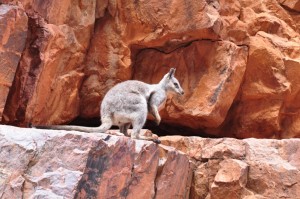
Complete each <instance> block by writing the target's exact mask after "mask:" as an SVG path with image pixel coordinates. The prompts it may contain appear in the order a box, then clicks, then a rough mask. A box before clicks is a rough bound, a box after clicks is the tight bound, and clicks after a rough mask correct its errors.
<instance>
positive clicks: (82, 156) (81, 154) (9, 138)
mask: <svg viewBox="0 0 300 199" xmlns="http://www.w3.org/2000/svg"><path fill="white" fill-rule="evenodd" d="M0 149H1V150H0V151H1V152H0V174H1V175H0V195H1V196H2V198H44V197H48V198H49V197H52V198H62V197H64V198H110V197H116V198H145V199H146V198H149V199H150V198H153V197H155V198H165V197H166V196H172V197H173V196H174V197H176V196H180V198H181V196H182V197H183V196H184V197H185V198H187V197H188V195H189V186H190V183H191V174H192V167H191V163H190V161H189V159H188V157H187V156H186V155H185V154H183V153H182V152H178V151H176V150H174V148H171V147H164V146H159V145H157V144H155V143H153V142H149V141H141V140H131V139H130V138H127V137H124V136H120V137H117V136H111V135H107V134H87V133H79V132H74V131H70V132H67V131H54V130H37V129H21V128H16V127H10V126H0Z"/></svg>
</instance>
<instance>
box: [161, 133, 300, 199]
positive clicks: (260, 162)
mask: <svg viewBox="0 0 300 199" xmlns="http://www.w3.org/2000/svg"><path fill="white" fill-rule="evenodd" d="M160 140H161V141H162V143H163V144H166V145H170V146H174V147H175V148H177V149H180V150H182V151H187V154H189V151H192V150H193V151H196V149H197V151H198V152H197V153H196V154H192V156H191V154H189V155H190V157H191V158H193V159H194V157H202V158H200V159H194V160H195V164H196V165H198V166H197V168H196V170H195V171H194V178H193V182H192V188H191V193H190V198H195V199H198V198H199V199H200V198H211V199H213V198H222V199H232V198H239V199H249V198H281V197H285V198H298V197H299V196H300V195H299V194H300V192H299V190H300V186H299V183H298V182H299V179H300V170H299V165H300V164H299V149H300V147H299V146H300V140H299V139H286V140H272V139H269V140H267V139H261V140H259V139H245V140H235V139H227V138H225V139H209V138H197V137H188V138H187V137H181V136H167V137H161V138H160ZM196 143H198V145H197V144H196ZM207 143H216V144H215V145H222V147H220V148H218V147H215V148H213V149H212V150H213V151H215V152H214V154H218V155H217V156H205V155H204V154H205V153H207V152H206V151H207V150H209V149H210V148H211V147H208V146H209V145H208V144H207ZM191 146H192V147H191ZM223 148H234V151H240V152H238V153H239V154H241V155H242V154H243V155H242V156H241V155H238V156H237V155H236V154H232V153H224V150H223Z"/></svg>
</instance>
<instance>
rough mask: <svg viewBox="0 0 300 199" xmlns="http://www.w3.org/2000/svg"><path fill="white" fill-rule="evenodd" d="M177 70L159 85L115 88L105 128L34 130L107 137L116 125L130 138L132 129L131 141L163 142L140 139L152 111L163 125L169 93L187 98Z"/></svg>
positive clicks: (105, 105) (105, 104) (131, 83)
mask: <svg viewBox="0 0 300 199" xmlns="http://www.w3.org/2000/svg"><path fill="white" fill-rule="evenodd" d="M175 71H176V69H174V68H171V69H170V71H169V72H168V73H167V74H165V75H164V77H163V78H162V80H161V81H160V82H159V83H158V84H147V83H144V82H141V81H137V80H127V81H125V82H122V83H119V84H117V85H115V86H114V87H112V88H111V89H110V90H109V91H108V92H107V93H106V95H105V96H104V98H103V101H102V104H101V109H100V116H101V122H102V124H101V125H100V126H99V127H81V126H69V125H49V126H34V127H36V128H46V129H57V130H75V131H83V132H88V133H89V132H100V133H105V132H106V131H107V130H108V129H110V128H111V126H112V125H115V126H118V127H119V128H120V132H121V133H123V134H124V135H126V136H128V133H127V130H128V128H129V127H130V125H132V127H133V129H132V133H131V138H136V139H143V140H152V141H154V142H156V143H160V141H159V140H156V139H153V138H149V137H146V136H143V135H140V134H139V133H140V130H141V129H142V128H143V126H144V124H145V122H146V119H147V114H148V110H149V112H150V113H151V114H152V115H153V116H154V118H155V121H156V123H157V125H158V124H159V123H160V121H161V117H160V115H159V108H160V107H161V105H163V104H164V102H165V101H166V99H167V93H168V92H175V93H177V94H180V95H183V94H184V91H183V89H182V88H181V86H180V84H179V82H178V80H177V79H176V78H175V77H174V74H175Z"/></svg>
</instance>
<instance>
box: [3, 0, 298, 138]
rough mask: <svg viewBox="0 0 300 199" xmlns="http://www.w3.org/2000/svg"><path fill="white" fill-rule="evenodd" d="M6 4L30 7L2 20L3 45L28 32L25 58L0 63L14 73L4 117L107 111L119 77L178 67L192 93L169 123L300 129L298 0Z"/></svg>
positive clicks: (218, 129)
mask: <svg viewBox="0 0 300 199" xmlns="http://www.w3.org/2000/svg"><path fill="white" fill-rule="evenodd" d="M0 3H1V4H2V5H0V6H1V7H0V14H1V16H2V15H3V14H2V13H3V11H2V10H3V8H2V7H3V6H7V7H9V8H10V9H15V10H18V12H19V13H26V15H25V16H24V17H23V18H24V19H22V20H24V23H17V21H14V22H12V23H9V25H7V26H5V27H6V29H7V30H9V31H3V30H4V29H2V28H1V30H0V38H2V39H1V43H0V50H1V55H2V54H3V53H9V52H10V51H11V49H10V48H11V47H9V46H7V45H5V44H6V43H5V41H6V40H5V39H7V38H8V37H12V38H14V33H17V32H18V31H19V32H24V33H22V34H23V35H24V34H26V37H27V38H26V40H25V39H24V38H23V37H22V36H20V35H21V33H20V34H16V35H17V36H18V37H20V38H19V39H15V41H16V44H18V45H20V47H19V48H17V50H14V51H15V53H16V54H17V57H18V59H16V58H10V57H9V56H7V55H5V56H4V57H5V59H6V61H5V62H3V61H1V63H0V64H1V68H4V67H7V68H8V69H7V71H9V75H6V74H3V73H0V74H1V77H0V78H1V79H3V81H1V84H0V86H1V87H0V92H1V94H2V93H3V95H1V98H0V115H2V123H9V124H14V125H26V124H27V123H29V122H31V123H35V124H61V123H67V122H70V121H72V120H73V119H74V118H76V117H78V116H80V117H85V118H91V117H99V105H100V103H101V100H102V99H103V96H104V94H105V93H106V92H107V90H108V89H109V88H111V87H112V86H113V85H115V84H116V83H118V82H121V81H124V80H127V79H139V80H143V81H145V82H148V83H156V82H158V81H159V79H160V78H161V77H162V75H163V74H164V73H165V72H166V71H168V69H169V67H176V68H177V71H176V76H177V77H178V79H179V80H180V82H181V84H182V86H183V88H184V90H185V93H186V95H185V96H183V97H176V96H173V97H172V96H170V98H169V99H168V101H167V103H166V107H165V109H164V110H162V112H161V115H162V122H163V124H168V125H171V126H175V127H182V128H189V129H192V132H193V133H194V134H197V133H199V132H204V133H206V134H210V135H214V136H231V137H237V138H246V137H258V138H272V137H273V138H290V137H300V133H299V132H300V104H299V96H300V95H299V93H300V86H299V85H300V84H299V83H300V82H299V78H298V77H299V75H300V41H299V40H300V8H299V5H300V2H299V0H298V1H297V0H291V1H283V0H264V1H259V2H257V1H250V0H230V1H227V0H226V1H225V0H210V1H205V0H200V1H192V0H188V1H187V0H171V1H168V3H167V2H165V1H156V0H150V1H124V0H119V1H112V0H97V1H95V0H94V1H77V0H76V1H51V2H50V1H49V2H48V1H33V0H21V1H18V2H15V1H12V0H0ZM18 16H20V17H22V14H19V15H18ZM10 17H11V16H9V15H5V16H4V18H3V19H4V21H0V26H1V27H2V25H1V24H5V23H6V22H5V21H8V20H9V19H10ZM3 19H2V18H1V20H3ZM25 20H28V22H27V23H26V21H25ZM24 29H25V31H24ZM26 29H27V32H26ZM3 38H4V39H3ZM24 42H25V43H24ZM22 45H23V46H22ZM2 46H3V47H2ZM1 55H0V56H1ZM12 60H13V61H12ZM6 63H12V64H11V65H7V64H6ZM298 73H299V75H298ZM13 76H14V82H13ZM6 77H9V79H5V78H6ZM4 79H5V80H4ZM2 82H3V83H2ZM298 82H299V83H298ZM7 85H9V86H7ZM10 85H12V86H10Z"/></svg>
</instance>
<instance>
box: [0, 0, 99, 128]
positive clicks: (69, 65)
mask: <svg viewBox="0 0 300 199" xmlns="http://www.w3.org/2000/svg"><path fill="white" fill-rule="evenodd" d="M23 4H24V7H25V9H26V10H27V12H28V15H29V18H30V19H29V39H28V42H27V46H26V49H25V51H24V52H23V57H22V60H21V62H20V65H19V69H18V71H17V81H16V82H15V84H14V91H13V92H12V93H11V96H10V98H9V103H8V104H7V106H6V110H5V113H4V114H5V116H6V117H5V120H4V122H6V123H16V124H18V125H20V124H21V125H26V124H27V123H29V122H31V123H34V124H53V123H64V122H67V121H70V120H72V119H74V118H75V117H77V116H78V115H79V92H78V90H79V89H80V87H81V82H82V79H83V75H84V74H83V71H82V70H83V67H82V63H83V60H84V58H85V53H86V50H87V48H88V47H89V42H90V38H91V33H92V30H93V25H94V21H95V6H96V5H95V2H94V1H91V2H88V1H75V2H74V1H72V2H71V1H64V2H61V1H57V2H55V1H53V2H52V1H51V2H39V1H34V2H32V1H23ZM58 5H59V9H58V8H57V6H58ZM34 11H36V12H37V13H38V14H36V13H35V12H34ZM58 12H59V13H60V14H58Z"/></svg>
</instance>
